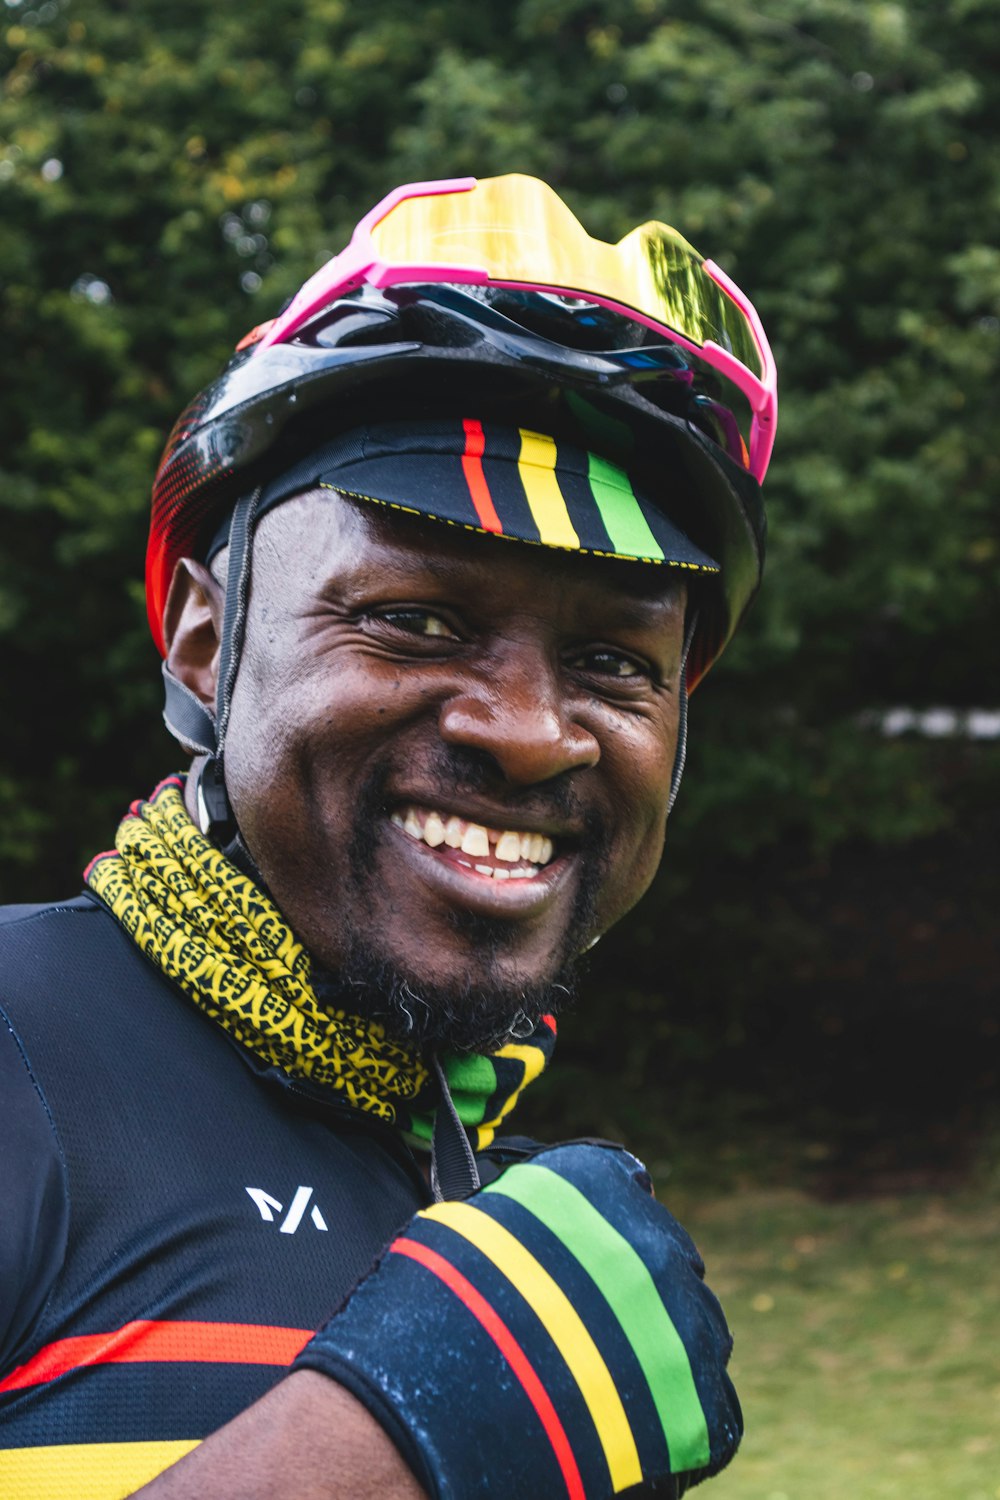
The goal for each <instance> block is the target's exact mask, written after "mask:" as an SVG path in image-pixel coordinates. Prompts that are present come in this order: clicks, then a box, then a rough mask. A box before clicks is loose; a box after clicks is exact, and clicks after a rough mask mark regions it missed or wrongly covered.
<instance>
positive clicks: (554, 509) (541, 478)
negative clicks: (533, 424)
mask: <svg viewBox="0 0 1000 1500" xmlns="http://www.w3.org/2000/svg"><path fill="white" fill-rule="evenodd" d="M518 431H519V432H520V434H521V452H520V454H519V455H518V460H517V472H518V473H519V474H520V476H521V483H522V484H523V485H524V493H525V496H526V498H527V501H528V507H529V509H530V510H531V515H532V518H533V520H534V522H535V525H536V526H537V527H538V534H539V537H540V538H541V540H542V542H543V543H544V545H545V546H546V547H572V548H579V546H580V538H579V537H578V536H577V534H576V531H575V530H574V527H573V522H572V521H571V520H570V518H569V511H568V510H567V509H566V501H565V500H564V499H563V497H562V491H561V490H560V488H559V481H558V479H557V478H556V445H555V443H554V442H553V440H552V438H550V437H546V436H545V435H544V433H541V432H528V430H527V429H526V428H524V427H519V428H518Z"/></svg>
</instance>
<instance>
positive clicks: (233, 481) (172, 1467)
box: [0, 177, 775, 1500]
mask: <svg viewBox="0 0 1000 1500" xmlns="http://www.w3.org/2000/svg"><path fill="white" fill-rule="evenodd" d="M774 409H775V398H774V377H773V368H772V365H771V361H770V354H769V351H768V348H767V344H766V340H765V339H764V336H763V332H762V330H761V329H760V325H759V322H758V321H757V318H756V314H755V313H754V312H753V309H752V308H751V307H750V305H749V303H747V302H746V300H745V299H744V298H743V297H742V294H740V293H739V292H738V291H737V289H736V288H735V287H733V286H732V284H731V283H730V282H728V280H727V279H726V278H725V277H724V276H723V274H722V273H721V272H719V271H718V269H717V268H715V267H713V266H712V265H711V263H710V262H703V261H702V260H701V259H700V257H698V256H697V255H696V254H695V252H693V251H692V250H691V248H690V247H689V246H687V245H686V243H685V242H684V241H683V240H681V239H680V237H679V236H677V235H676V234H675V233H674V231H672V230H668V229H666V228H665V227H664V226H660V225H646V226H643V228H642V229H641V230H636V231H634V232H633V234H632V235H631V236H629V238H628V239H627V240H625V241H623V242H622V244H621V245H620V246H617V247H612V246H607V245H602V244H601V243H600V242H597V241H594V240H591V239H589V237H588V236H587V235H586V234H585V233H584V232H583V230H582V229H581V228H580V226H579V225H578V224H577V223H576V221H575V220H574V219H573V218H572V216H571V215H570V214H569V211H568V210H567V209H566V208H565V206H564V205H563V204H561V202H560V201H559V199H558V198H556V196H555V194H553V193H552V192H551V190H550V189H547V188H545V187H544V186H543V185H542V184H540V183H537V182H534V181H533V180H532V179H528V178H518V177H512V178H499V179H493V180H492V181H486V182H480V183H478V184H477V183H475V182H473V181H472V180H464V181H461V182H457V183H442V184H421V185H418V186H417V187H416V188H409V189H399V190H397V192H396V193H394V194H391V195H390V197H389V198H388V199H386V200H385V201H384V202H383V204H381V205H379V207H378V208H377V209H375V210H373V211H372V213H371V214H369V215H368V216H367V217H366V219H364V220H363V221H362V223H361V224H360V225H359V226H358V229H357V231H356V232H355V236H354V239H353V240H352V242H351V245H350V246H349V247H348V249H347V250H346V251H345V252H344V253H343V255H341V256H340V257H337V258H336V259H335V260H334V261H333V262H331V264H330V265H329V266H327V267H324V268H323V270H322V271H321V272H320V273H318V275H317V277H315V278H313V280H312V281H311V282H308V283H307V284H306V286H305V287H303V288H302V290H301V291H300V292H299V294H298V295H297V296H296V298H294V299H293V301H292V303H291V304H290V305H289V307H288V308H287V309H286V310H285V312H284V313H282V314H281V316H280V317H279V318H278V319H277V320H275V321H274V322H273V323H272V324H269V325H264V326H263V327H262V328H260V329H257V330H254V333H253V334H252V335H250V336H249V338H248V339H247V340H244V342H243V344H242V345H241V347H240V351H239V353H238V355H237V359H236V360H235V361H234V362H233V363H232V365H231V366H230V367H229V368H228V369H227V371H226V372H225V373H224V374H223V375H222V376H221V377H220V379H219V380H218V381H217V382H215V384H214V385H213V386H211V387H210V388H209V389H208V390H207V391H206V392H204V393H203V394H202V395H201V396H199V397H198V398H197V399H196V401H195V402H194V403H192V405H191V406H190V407H189V408H188V410H187V411H186V412H185V414H184V416H183V417H182V418H181V419H180V421H179V423H178V425H177V427H176V428H175V430H174V433H173V434H172V436H171V439H170V441H169V443H168V446H167V451H166V453H165V455H164V459H163V461H162V463H161V467H160V471H159V473H158V476H157V481H156V486H155V490H154V499H153V521H152V529H151V537H150V548H149V555H148V566H147V596H148V600H149V611H150V621H151V625H152V628H153V633H154V637H155V638H156V640H157V643H158V644H159V645H160V647H161V649H162V651H163V653H164V681H165V685H166V692H167V707H166V720H167V724H168V727H170V729H171V730H172V732H173V733H174V734H175V735H176V737H177V739H178V740H179V742H180V743H181V745H182V746H183V747H184V748H185V749H186V750H187V751H188V752H190V753H191V755H192V756H193V761H192V765H191V769H190V771H189V772H188V774H187V775H186V776H175V777H170V778H168V779H167V780H166V781H165V782H163V783H162V784H161V785H160V786H159V787H158V788H157V789H156V790H155V792H154V793H153V794H152V796H151V797H150V798H149V799H148V800H146V801H140V802H137V803H134V804H133V805H132V807H131V808H130V810H129V813H128V815H127V816H126V818H125V819H124V820H123V822H122V824H121V826H120V828H119V830H118V835H117V838H116V844H115V848H114V849H113V850H111V851H109V852H108V853H106V854H103V855H100V856H98V857H97V858H96V859H95V860H94V861H93V862H92V864H91V866H90V867H89V869H88V872H87V885H88V890H87V893H86V894H85V895H84V896H82V897H79V898H77V899H76V900H74V901H68V902H62V903H59V904H57V905H54V906H50V907H40V908H12V909H10V910H9V911H8V912H7V913H6V914H5V919H4V920H3V921H2V922H0V947H2V952H3V955H4V968H3V973H4V980H3V985H2V991H0V1006H2V1008H3V1017H4V1020H5V1022H6V1025H5V1026H4V1028H3V1030H2V1032H0V1082H2V1084H3V1089H2V1091H0V1109H2V1111H3V1117H4V1122H5V1128H6V1139H8V1140H13V1141H14V1142H15V1147H16V1149H15V1150H14V1151H13V1152H9V1153H8V1154H7V1160H6V1161H5V1163H4V1164H3V1166H0V1184H2V1186H3V1191H4V1201H5V1203H6V1204H9V1205H11V1209H10V1213H9V1214H8V1217H7V1220H6V1222H5V1223H4V1225H3V1227H2V1229H0V1273H2V1274H0V1488H2V1490H3V1493H4V1495H5V1496H7V1495H9V1496H10V1497H11V1500H22V1497H28V1496H41V1495H46V1496H48V1495H55V1494H67V1495H69V1494H83V1493H86V1494H87V1495H88V1496H94V1497H102V1500H103V1497H108V1500H110V1497H118V1496H124V1495H127V1494H130V1493H133V1492H135V1491H137V1490H138V1489H139V1487H141V1486H143V1485H145V1484H146V1483H147V1481H152V1482H151V1483H150V1484H149V1485H148V1493H149V1494H150V1495H151V1496H154V1495H155V1496H159V1497H162V1500H171V1497H174V1500H180V1497H190V1496H196V1495H197V1496H208V1495H212V1496H213V1497H216V1496H220V1497H226V1496H230V1495H231V1496H234V1497H235V1496H241V1497H250V1496H261V1497H264V1496H268V1497H272V1496H274V1497H276V1496H281V1495H289V1496H291V1495H294V1496H296V1497H308V1496H316V1497H320V1496H323V1497H340V1496H352V1497H364V1496H369V1495H370V1496H376V1495H377V1496H380V1497H392V1496H398V1497H400V1500H408V1497H417V1496H419V1495H421V1494H427V1495H431V1496H440V1497H445V1496H447V1497H452V1496H454V1497H459V1496H467V1495H469V1494H471V1493H473V1492H474V1491H483V1492H485V1493H491V1494H492V1493H496V1494H501V1493H503V1494H505V1495H507V1494H520V1495H532V1496H534V1495H537V1496H540V1497H546V1496H549V1495H553V1496H556V1495H559V1496H562V1495H570V1496H574V1497H575V1496H583V1495H587V1496H601V1495H608V1496H610V1495H612V1494H618V1493H622V1492H625V1491H628V1492H630V1493H641V1492H647V1491H649V1492H652V1490H653V1489H655V1492H656V1493H663V1494H667V1495H674V1496H679V1495H680V1494H681V1493H683V1491H684V1489H685V1488H687V1486H688V1485H690V1484H691V1483H695V1482H697V1481H698V1480H700V1479H703V1478H706V1477H708V1476H710V1475H711V1474H713V1473H715V1472H717V1470H718V1469H719V1468H721V1467H722V1466H723V1465H724V1464H725V1463H727V1462H728V1460H729V1459H730V1457H731V1456H732V1454H733V1452H734V1451H735V1448H736V1445H737V1443H738V1440H739V1435H740V1432H741V1430H742V1424H741V1418H740V1414H739V1406H738V1403H737V1401H736V1396H735V1392H734V1391H733V1389H732V1386H731V1384H730V1382H729V1379H728V1376H727V1374H726V1363H727V1359H728V1354H729V1348H730V1342H731V1341H730V1339H729V1336H728V1331H727V1330H726V1326H725V1322H724V1319H723V1317H722V1313H721V1310H720V1308H719V1306H718V1303H717V1302H716V1301H715V1299H714V1298H713V1297H712V1294H711V1293H710V1292H709V1291H708V1290H707V1289H706V1287H705V1286H704V1283H703V1281H702V1272H703V1268H702V1266H701V1263H700V1260H699V1259H698V1256H697V1252H696V1251H695V1250H694V1247H693V1246H692V1245H691V1242H690V1240H688V1239H687V1237H686V1235H685V1234H684V1232H683V1230H681V1229H680V1226H678V1225H677V1224H676V1222H675V1221H674V1220H673V1219H672V1218H671V1217H670V1215H669V1214H668V1213H667V1212H666V1210H664V1209H663V1208H661V1207H660V1206H659V1205H658V1204H657V1203H656V1202H655V1200H654V1198H653V1197H652V1196H651V1193H650V1185H649V1181H648V1178H647V1177H646V1174H645V1171H644V1169H643V1168H642V1165H641V1163H639V1162H637V1161H636V1159H635V1158H634V1157H632V1156H630V1155H629V1154H628V1153H627V1152H625V1151H624V1150H622V1149H620V1148H617V1147H614V1146H612V1145H610V1144H608V1143H597V1142H587V1143H583V1142H576V1143H570V1144H568V1145H563V1146H558V1147H550V1148H544V1149H543V1148H541V1147H539V1146H538V1145H537V1144H536V1143H533V1142H530V1141H526V1140H524V1139H522V1138H518V1137H509V1136H506V1137H505V1136H497V1133H496V1132H497V1129H498V1127H499V1126H500V1124H501V1121H502V1120H504V1119H505V1117H506V1116H507V1115H508V1114H509V1112H510V1110H511V1109H512V1108H513V1106H514V1104H515V1103H516V1100H517V1097H518V1095H519V1093H520V1091H521V1090H522V1089H523V1088H524V1087H525V1085H526V1084H528V1083H530V1082H531V1080H532V1079H533V1078H534V1077H536V1076H537V1075H538V1073H539V1072H540V1071H541V1069H542V1068H543V1067H544V1066H545V1064H546V1062H547V1060H548V1058H549V1056H550V1054H551V1050H552V1045H553V1040H554V1034H555V1019H554V1017H555V1015H556V1013H557V1012H558V1011H559V1010H560V1009H561V1008H562V1007H563V1005H564V1003H565V1001H566V1000H567V998H568V997H569V996H570V995H571V993H572V990H573V985H574V975H575V971H576V968H577V965H578V963H579V959H580V957H581V955H582V954H583V953H585V952H586V950H587V949H588V948H589V947H591V946H592V945H593V944H594V943H595V942H596V941H597V940H598V939H599V938H600V936H601V935H602V934H603V933H604V932H606V931H607V930H608V928H610V927H611V926H612V925H613V924H614V923H615V922H616V921H618V919H619V918H620V917H622V916H623V915H624V914H625V912H627V911H628V910H629V909H630V908H631V907H632V906H633V905H634V904H635V902H636V901H637V900H639V898H640V897H641V896H642V894H643V892H644V891H645V890H646V889H647V887H648V885H649V883H650V881H651V880H652V878H653V874H654V872H655V870H656V868H657V864H658V862H659V859H660V855H661V852H662V848H663V841H664V836H665V829H666V822H667V816H668V813H669V811H670V807H671V805H672V802H673V798H674V796H675V794H676V790H677V785H678V782H679V779H680V775H681V771H682V768H683V759H684V753H683V752H684V735H685V725H686V703H687V695H688V692H689V690H690V688H691V687H692V686H693V685H694V683H695V682H696V681H697V680H698V678H699V677H700V676H702V675H703V674H704V672H705V671H706V670H707V668H708V666H710V665H711V663H712V661H713V660H714V659H715V657H716V656H717V655H718V654H719V652H720V651H721V650H722V649H723V647H724V646H725V644H726V642H727V641H728V639H729V638H730V636H731V635H732V633H733V632H734V630H735V629H736V628H737V626H738V624H739V621H740V619H741V618H742V615H743V613H744V612H745V610H746V608H747V607H748V605H749V603H750V600H751V599H752V596H753V594H754V592H755V590H756V588H757V585H758V583H759V578H760V570H761V563H762V556H763V514H762V510H761V507H760V495H759V481H760V479H761V478H762V477H763V472H764V470H765V468H766V465H767V458H768V454H769V451H770V442H771V438H772V437H773V425H774ZM741 423H742V427H741ZM331 1314H333V1316H331ZM317 1328H319V1332H318V1333H316V1334H315V1335H313V1330H315V1329H317ZM290 1365H291V1366H292V1369H291V1372H290V1373H289V1370H288V1367H289V1366H290ZM282 1377H284V1378H282ZM271 1387H274V1389H273V1390H272V1389H271ZM162 1471H166V1472H162ZM158 1474H159V1475H161V1477H160V1478H155V1477H154V1476H156V1475H158ZM144 1493H145V1491H144Z"/></svg>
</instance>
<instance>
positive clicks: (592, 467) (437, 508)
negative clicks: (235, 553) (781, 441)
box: [258, 417, 719, 574]
mask: <svg viewBox="0 0 1000 1500" xmlns="http://www.w3.org/2000/svg"><path fill="white" fill-rule="evenodd" d="M314 488H329V489H334V490H338V491H340V492H341V493H342V494H346V495H349V496H351V497H353V498H355V499H358V500H367V501H373V502H375V503H377V504H380V505H387V506H391V507H393V508H395V509H397V510H400V511H406V512H409V513H411V514H414V515H421V516H426V517H428V518H429V519H431V520H437V521H444V522H448V523H449V524H451V525H454V526H462V527H465V528H466V529H467V530H469V531H478V532H482V533H484V534H486V535H493V536H502V537H507V538H510V539H512V540H515V541H521V542H533V543H535V544H536V545H541V546H544V547H558V548H562V549H565V550H568V551H575V552H585V553H591V554H594V555H595V556H599V557H620V558H626V559H631V560H633V561H637V562H644V563H658V564H661V565H663V566H666V567H672V568H683V569H688V570H691V571H693V572H698V573H709V574H714V573H718V572H719V564H718V563H717V562H716V561H715V559H714V558H712V557H709V556H708V554H707V553H705V552H703V551H702V550H701V549H700V548H698V547H696V546H695V544H694V543H693V542H692V541H691V540H690V538H689V537H687V536H686V535H685V534H684V532H683V531H681V530H680V529H679V527H678V526H676V525H675V524H674V523H673V522H672V521H671V520H670V519H669V518H668V517H667V516H666V515H664V514H663V512H662V510H661V509H659V508H658V507H657V505H655V504H654V503H653V501H652V499H650V497H649V496H648V495H646V494H645V493H643V491H642V490H641V489H639V488H637V487H636V485H635V484H634V483H633V482H632V480H631V479H630V477H629V475H628V474H627V473H626V471H625V470H624V469H621V468H619V467H618V466H617V465H615V464H612V463H610V462H608V460H607V459H604V458H601V457H599V456H598V455H597V454H595V453H592V452H589V451H587V450H586V449H584V448H580V447H577V446H574V445H573V444H572V443H568V442H563V441H562V440H561V439H560V440H557V439H555V438H552V437H549V436H547V435H545V434H544V433H538V432H532V431H530V430H529V429H527V428H520V427H512V426H505V425H503V424H500V423H494V422H489V421H487V422H482V421H480V420H478V419H476V418H471V417H467V418H464V419H463V418H455V419H453V420H448V421H438V420H435V421H422V422H384V423H372V424H370V425H368V426H365V427H360V428H355V429H353V430H352V431H350V432H347V433H342V434H340V435H339V436H337V437H336V438H334V439H332V440H331V441H330V442H328V443H326V444H324V445H323V446H322V447H320V448H317V449H315V450H313V451H312V452H311V453H310V454H309V455H308V456H306V457H305V458H303V459H301V460H300V461H299V462H297V463H295V464H293V465H292V466H291V468H289V469H286V470H285V472H284V473H283V474H282V475H280V476H279V477H277V478H275V479H273V480H271V481H270V482H269V483H268V484H266V485H265V486H264V489H263V491H262V493H261V498H260V502H259V506H258V515H263V514H264V513H265V512H266V511H268V510H270V509H272V508H273V507H274V506H276V505H279V504H280V503H281V502H282V501H283V500H287V499H290V498H291V497H292V496H293V495H297V494H302V493H303V492H304V491H306V490H309V489H314Z"/></svg>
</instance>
